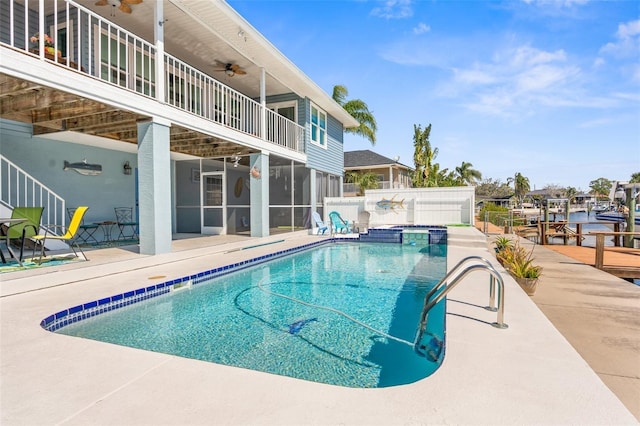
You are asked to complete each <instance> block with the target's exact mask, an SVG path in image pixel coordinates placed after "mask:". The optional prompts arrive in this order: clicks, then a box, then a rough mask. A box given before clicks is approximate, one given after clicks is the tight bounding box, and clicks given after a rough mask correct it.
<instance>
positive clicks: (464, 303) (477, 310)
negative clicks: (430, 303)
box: [0, 228, 638, 426]
mask: <svg viewBox="0 0 640 426" xmlns="http://www.w3.org/2000/svg"><path fill="white" fill-rule="evenodd" d="M215 238H216V237H213V238H210V239H206V238H205V239H196V240H193V241H189V240H183V241H176V242H174V253H170V254H167V255H158V256H141V255H138V254H136V253H135V252H133V251H130V250H128V249H107V250H105V251H102V250H101V251H100V253H98V252H97V251H96V252H91V253H89V256H90V258H91V259H92V260H91V261H90V262H86V263H85V264H79V265H69V267H59V268H58V267H55V268H54V267H52V268H53V269H51V270H48V271H45V269H46V268H43V269H41V270H40V271H39V273H37V274H36V273H35V272H33V271H24V272H19V273H8V274H3V275H2V276H0V280H1V282H0V290H1V291H0V312H1V313H2V315H1V316H0V338H1V340H0V363H1V364H0V376H1V377H2V381H1V383H0V416H1V417H0V424H2V425H3V426H13V425H54V424H55V425H88V424H92V425H159V424H163V425H210V424H220V425H245V424H251V425H304V424H309V425H337V424H343V425H376V424H377V425H395V424H399V425H400V424H402V425H406V424H483V425H486V424H492V425H512V424H593V425H604V424H616V425H621V424H634V425H635V424H638V421H637V419H636V418H635V417H634V416H633V415H632V414H631V412H630V411H629V410H628V409H627V408H626V407H625V406H624V405H623V404H622V402H621V401H620V399H618V397H616V395H615V394H614V393H613V392H611V390H610V389H609V388H608V387H607V386H605V384H604V383H603V381H602V380H601V379H600V377H599V376H598V375H596V373H594V371H593V370H592V368H591V367H590V366H589V365H588V364H587V362H585V359H584V358H583V357H582V356H580V354H579V353H578V352H577V351H576V350H575V349H574V348H573V347H572V346H571V345H570V344H569V342H568V341H567V339H566V338H565V337H563V335H562V334H561V333H560V332H559V331H558V330H557V329H556V327H554V325H553V324H552V323H551V322H550V321H549V320H548V319H547V317H546V316H545V315H544V314H543V313H542V312H541V310H540V309H539V308H538V307H537V306H536V304H534V303H533V302H532V300H531V298H530V297H528V296H527V295H526V294H525V293H524V292H523V291H522V290H521V289H520V288H519V286H518V285H517V284H516V283H515V281H513V280H512V279H511V278H510V277H509V276H508V275H507V274H506V273H505V272H504V270H503V269H502V268H501V267H500V266H499V265H497V263H494V264H495V266H496V268H497V269H498V270H499V271H501V272H502V274H503V276H504V285H505V300H506V312H505V321H506V323H507V324H508V325H509V328H507V329H504V330H500V329H497V328H494V327H492V326H491V325H490V324H491V323H492V322H495V321H496V313H495V312H491V311H488V310H486V309H483V307H485V306H486V305H487V304H488V277H487V275H486V274H484V273H477V274H476V273H474V274H472V275H470V276H469V277H468V279H467V278H465V280H464V281H465V282H464V284H461V285H459V286H457V287H456V288H455V289H454V290H453V291H452V292H451V293H450V295H449V297H448V298H447V317H446V321H447V324H446V327H447V338H446V355H445V359H444V362H443V364H442V366H441V367H440V368H439V369H438V370H437V371H436V372H435V373H434V374H433V375H432V376H430V377H428V378H426V379H423V380H420V381H418V382H416V383H412V384H408V385H404V386H395V387H390V388H382V389H353V388H343V387H339V386H330V385H324V384H320V383H313V382H307V381H303V380H297V379H292V378H289V377H282V376H277V375H272V374H266V373H262V372H257V371H252V370H245V369H241V368H234V367H228V366H224V365H218V364H213V363H208V362H202V361H198V360H193V359H185V358H180V357H176V356H171V355H166V354H161V353H154V352H149V351H143V350H137V349H133V348H128V347H122V346H117V345H111V344H106V343H102V342H97V341H91V340H86V339H81V338H76V337H70V336H64V335H60V334H56V333H50V332H48V331H45V330H43V329H42V328H41V327H40V326H39V323H40V321H41V320H42V319H43V318H45V317H46V316H48V315H50V314H52V313H54V312H58V311H59V310H61V309H65V308H68V307H71V306H75V305H77V304H79V303H83V302H88V301H92V300H97V299H98V298H101V297H105V296H109V295H112V294H118V293H120V292H123V291H128V290H133V289H136V288H140V287H142V286H146V285H150V284H153V283H155V282H157V281H158V280H164V281H166V280H169V279H173V278H176V277H181V276H184V275H187V274H190V273H194V272H197V271H202V270H205V269H211V268H215V267H218V266H221V265H226V264H229V263H234V262H238V261H242V260H245V259H249V258H253V257H256V256H261V255H264V254H267V253H270V252H274V251H277V250H283V249H286V248H290V247H295V246H299V245H302V244H305V243H308V242H309V241H314V240H317V238H319V237H317V236H310V235H306V234H303V233H292V234H288V235H284V236H274V237H269V238H266V239H255V238H252V239H246V238H245V239H242V238H238V237H223V238H218V239H215ZM263 243H265V244H266V245H261V246H258V247H255V245H256V244H263ZM189 247H192V248H189ZM447 253H448V258H447V263H448V265H449V267H451V266H452V265H455V264H456V263H457V262H458V261H460V260H461V259H463V258H465V257H467V256H471V255H480V256H483V257H485V258H487V259H489V260H490V261H492V263H493V261H494V259H493V256H492V252H490V251H489V249H488V243H487V240H486V238H485V237H484V235H482V234H481V233H479V232H478V231H477V230H475V229H473V228H450V245H449V248H448V251H447ZM578 266H579V265H578ZM578 266H576V268H575V269H573V268H572V269H568V270H567V272H566V274H563V272H562V267H559V269H558V272H557V275H558V278H557V279H558V281H563V280H568V281H577V282H581V281H586V280H589V279H591V278H590V277H592V276H593V275H592V272H591V271H590V270H587V269H583V268H580V267H578ZM551 269H552V268H551V267H549V271H548V272H549V277H552V276H554V275H555V273H554V275H552V274H551ZM34 274H36V275H34ZM544 285H545V284H543V286H544ZM540 294H542V293H540ZM536 297H538V296H536ZM556 305H557V303H556Z"/></svg>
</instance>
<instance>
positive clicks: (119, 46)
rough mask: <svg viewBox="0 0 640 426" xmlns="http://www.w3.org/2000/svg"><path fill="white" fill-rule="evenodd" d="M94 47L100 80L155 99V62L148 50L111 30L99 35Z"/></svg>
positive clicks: (144, 46)
mask: <svg viewBox="0 0 640 426" xmlns="http://www.w3.org/2000/svg"><path fill="white" fill-rule="evenodd" d="M98 46H99V47H96V49H95V51H96V52H97V54H98V55H99V58H100V77H101V78H102V79H103V80H106V81H109V82H111V83H115V84H117V85H119V86H122V87H126V88H128V89H132V90H135V91H136V92H138V93H144V94H145V95H149V96H155V58H154V57H153V54H152V52H151V51H150V50H149V48H148V46H146V45H142V44H141V43H140V42H138V41H135V40H133V39H131V38H129V37H126V36H125V35H122V34H118V32H117V31H116V32H113V30H109V31H103V32H102V33H101V37H100V39H99V45H98Z"/></svg>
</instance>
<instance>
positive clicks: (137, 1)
mask: <svg viewBox="0 0 640 426" xmlns="http://www.w3.org/2000/svg"><path fill="white" fill-rule="evenodd" d="M120 3H126V4H140V3H142V0H120Z"/></svg>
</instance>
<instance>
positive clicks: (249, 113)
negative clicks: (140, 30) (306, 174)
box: [0, 0, 305, 152]
mask: <svg viewBox="0 0 640 426" xmlns="http://www.w3.org/2000/svg"><path fill="white" fill-rule="evenodd" d="M43 4H44V5H45V9H46V10H47V14H46V15H45V12H44V11H41V10H40V9H39V5H40V2H39V1H38V0H2V1H0V9H1V10H0V16H2V15H4V16H7V15H8V16H9V19H8V24H9V26H8V28H0V43H1V44H5V45H9V46H10V47H12V48H15V49H19V50H23V51H25V52H26V53H28V54H31V55H34V56H38V57H40V58H41V59H42V60H45V61H49V62H53V63H57V64H58V65H61V66H65V67H67V68H71V69H74V70H76V71H79V72H82V73H85V74H88V75H91V76H93V77H94V78H97V79H100V80H101V81H105V82H108V83H111V84H114V85H117V86H119V87H122V88H124V89H126V90H131V91H133V92H136V93H138V94H140V95H144V96H149V97H152V98H155V97H156V93H155V92H156V84H155V81H156V75H155V61H156V60H157V57H156V48H155V46H154V45H153V44H151V43H149V42H147V41H145V40H144V39H142V38H140V37H138V36H136V35H135V34H133V33H131V32H129V31H127V30H125V29H124V28H121V27H119V26H117V25H115V24H114V23H112V22H110V21H109V20H107V19H104V18H103V17H102V16H100V15H98V14H96V13H94V12H92V11H90V10H89V9H86V8H85V7H83V6H81V5H80V4H78V3H76V2H74V1H73V0H45V1H44V2H43ZM30 6H31V7H33V6H36V7H35V8H34V9H33V10H31V9H29V7H30ZM25 10H27V11H28V13H25ZM105 10H108V9H105ZM4 22H7V21H5V20H3V23H4ZM59 32H63V33H66V36H63V37H60V38H59V37H53V38H52V44H53V46H51V47H49V48H47V47H46V46H45V40H44V38H43V37H39V38H38V40H37V42H32V41H31V39H32V37H34V36H35V35H36V34H47V35H49V36H50V35H52V34H59ZM61 40H62V41H61ZM157 77H160V76H157ZM163 77H164V78H165V87H166V91H165V94H164V102H165V103H167V104H169V105H172V106H174V107H176V108H180V109H182V110H185V111H188V112H190V113H193V114H196V115H198V116H200V117H203V118H206V119H207V120H211V121H214V122H216V123H218V124H221V125H223V126H226V127H229V128H232V129H234V130H237V131H240V132H242V133H246V134H249V135H252V136H255V137H257V138H261V128H262V126H261V120H262V105H261V104H260V103H258V102H256V101H255V100H253V99H251V98H249V97H247V96H245V95H243V94H241V93H239V92H237V91H235V90H234V89H232V88H230V87H227V86H225V85H224V84H222V83H220V82H219V81H217V80H215V79H214V78H212V77H211V76H209V75H207V74H205V73H203V72H201V71H198V70H197V69H195V68H193V67H191V66H189V65H187V64H186V63H184V62H182V61H180V60H179V59H177V58H175V57H173V56H171V55H169V54H165V60H164V76H163ZM265 115H266V116H267V119H266V126H265V127H266V134H265V135H264V140H266V141H268V142H270V143H273V144H276V145H279V146H283V147H286V148H288V149H292V150H295V151H298V152H304V143H303V141H304V135H305V133H304V128H303V127H301V126H299V125H298V124H296V123H294V122H292V121H291V120H288V119H286V118H284V117H282V116H280V115H278V114H275V113H274V112H272V111H270V110H266V111H265Z"/></svg>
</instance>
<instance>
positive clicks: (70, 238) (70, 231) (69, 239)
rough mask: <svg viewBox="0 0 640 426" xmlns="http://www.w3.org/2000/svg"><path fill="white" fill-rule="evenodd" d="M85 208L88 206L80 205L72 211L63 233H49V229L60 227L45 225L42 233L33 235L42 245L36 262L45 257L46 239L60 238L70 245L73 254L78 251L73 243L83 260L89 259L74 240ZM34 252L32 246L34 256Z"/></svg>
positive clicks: (76, 253)
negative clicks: (45, 227)
mask: <svg viewBox="0 0 640 426" xmlns="http://www.w3.org/2000/svg"><path fill="white" fill-rule="evenodd" d="M87 210H89V207H87V206H80V207H78V208H77V209H76V211H75V212H74V213H73V217H72V218H71V220H70V221H69V226H68V227H67V232H65V233H64V234H63V235H56V234H53V233H50V230H51V229H55V228H60V226H56V225H47V230H46V232H45V233H44V235H35V236H34V237H33V239H34V240H36V241H39V242H40V245H41V246H42V250H41V252H40V258H39V259H38V262H37V263H42V258H43V257H45V254H44V250H45V244H46V242H47V240H60V241H64V242H66V243H67V244H68V245H69V247H71V250H73V254H75V256H76V257H79V256H78V252H77V251H76V249H75V248H74V247H73V246H74V244H75V246H76V248H77V249H78V250H80V253H82V256H83V257H84V258H85V260H89V259H87V256H86V255H85V254H84V252H83V251H82V248H80V246H79V245H78V242H77V241H76V234H77V233H78V229H79V228H80V224H81V223H82V218H83V217H84V214H85V213H86V212H87ZM35 254H36V249H35V247H34V248H33V255H34V257H35Z"/></svg>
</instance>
